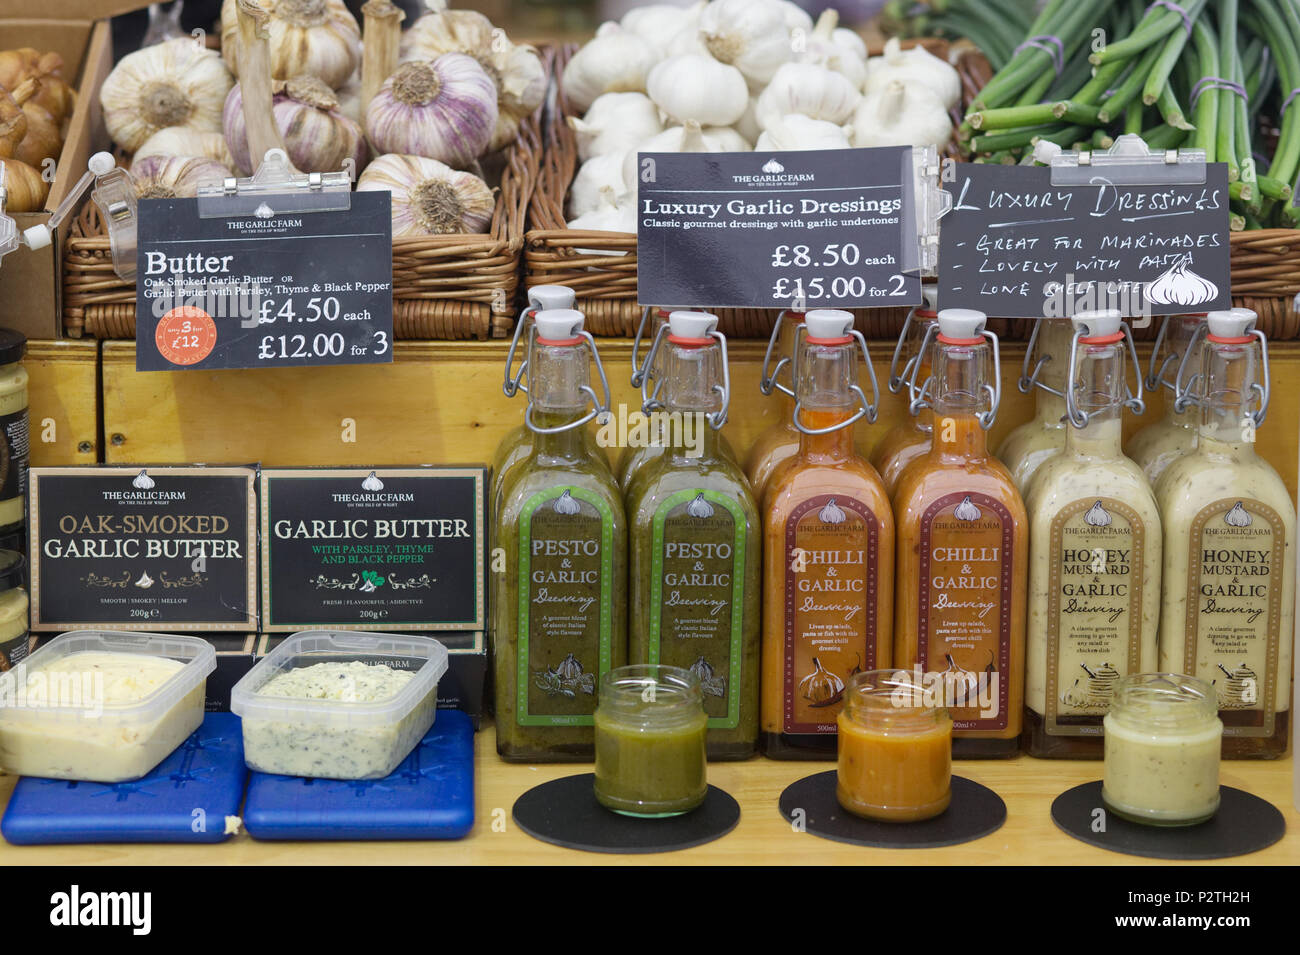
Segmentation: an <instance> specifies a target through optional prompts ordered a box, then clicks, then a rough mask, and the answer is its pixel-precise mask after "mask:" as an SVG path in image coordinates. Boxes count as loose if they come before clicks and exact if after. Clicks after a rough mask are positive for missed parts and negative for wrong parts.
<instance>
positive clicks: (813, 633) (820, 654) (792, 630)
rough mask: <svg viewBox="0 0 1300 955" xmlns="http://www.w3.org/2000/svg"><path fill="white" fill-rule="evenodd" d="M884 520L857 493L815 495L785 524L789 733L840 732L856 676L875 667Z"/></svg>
mask: <svg viewBox="0 0 1300 955" xmlns="http://www.w3.org/2000/svg"><path fill="white" fill-rule="evenodd" d="M879 547H880V523H879V521H877V519H876V515H875V514H874V513H873V512H872V511H871V509H870V508H869V507H867V505H865V504H863V503H861V502H860V501H856V500H854V499H853V498H850V497H840V496H838V495H830V494H825V495H820V496H818V497H813V498H809V499H808V500H806V501H804V502H803V503H802V504H800V505H799V506H798V507H796V508H795V509H794V510H793V511H792V512H791V514H790V517H789V519H788V520H787V521H786V525H785V674H784V704H785V705H784V719H783V727H784V732H786V733H835V732H836V731H837V724H836V718H837V717H838V716H839V712H840V706H841V705H842V703H843V698H844V686H845V684H846V683H847V681H848V679H849V677H851V676H852V675H853V674H854V673H857V672H859V671H860V670H874V669H875V668H876V613H877V611H876V588H877V568H878V565H879V553H878V552H879Z"/></svg>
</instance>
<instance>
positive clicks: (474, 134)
mask: <svg viewBox="0 0 1300 955" xmlns="http://www.w3.org/2000/svg"><path fill="white" fill-rule="evenodd" d="M497 116H498V113H497V91H496V86H495V85H494V84H493V82H492V79H491V78H490V77H489V76H488V75H487V73H485V72H484V70H483V67H481V66H479V64H478V61H477V60H475V59H474V58H473V57H470V56H466V55H465V54H464V53H444V54H443V55H442V56H440V57H438V59H436V60H434V61H433V62H432V63H420V62H409V63H403V64H402V65H401V66H399V67H398V68H397V70H396V72H394V73H393V75H392V76H390V77H389V78H388V79H386V80H385V81H384V85H383V86H382V87H380V90H379V92H378V93H376V94H375V98H374V99H372V100H371V101H370V105H369V106H368V107H367V108H366V134H367V135H368V136H369V137H370V142H371V143H372V144H373V145H374V147H375V149H376V150H377V151H380V152H388V153H399V154H403V155H411V156H427V157H428V158H430V159H437V160H439V161H440V162H445V163H447V164H448V165H451V166H456V167H457V168H464V167H466V166H468V165H469V164H470V163H472V162H474V161H475V160H476V159H478V158H479V157H480V156H482V155H483V154H484V152H486V151H487V149H488V146H489V145H490V144H491V142H492V136H493V134H494V132H495V131H496V125H497Z"/></svg>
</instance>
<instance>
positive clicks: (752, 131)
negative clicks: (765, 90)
mask: <svg viewBox="0 0 1300 955" xmlns="http://www.w3.org/2000/svg"><path fill="white" fill-rule="evenodd" d="M733 126H734V128H735V130H736V132H738V133H739V134H740V135H741V136H744V137H745V139H746V140H748V141H749V142H751V143H752V142H756V141H757V140H758V137H759V136H761V135H762V134H763V127H762V126H760V125H758V97H757V96H751V97H750V98H749V105H748V106H746V107H745V112H744V114H742V115H741V117H740V119H738V120H736V122H735V123H734V124H733Z"/></svg>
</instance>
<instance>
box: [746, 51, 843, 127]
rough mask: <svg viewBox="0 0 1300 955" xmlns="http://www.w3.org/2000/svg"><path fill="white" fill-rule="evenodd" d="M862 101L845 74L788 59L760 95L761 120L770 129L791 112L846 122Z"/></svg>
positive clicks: (830, 120) (759, 114) (759, 121)
mask: <svg viewBox="0 0 1300 955" xmlns="http://www.w3.org/2000/svg"><path fill="white" fill-rule="evenodd" d="M861 101H862V94H861V93H859V92H858V91H857V89H856V88H855V87H854V86H853V84H852V83H850V82H849V80H848V78H847V77H845V76H844V75H843V74H841V73H836V72H835V71H834V70H830V69H827V68H826V67H824V66H817V65H816V64H813V63H786V64H785V65H784V66H782V67H781V68H780V69H779V70H777V72H776V76H774V77H772V82H771V83H769V84H768V86H767V89H765V90H763V92H762V94H760V95H759V97H758V107H757V110H758V123H759V125H760V126H762V127H763V128H764V129H766V128H767V126H768V124H769V123H772V122H775V121H776V120H778V119H780V118H781V117H782V116H788V115H790V114H791V113H800V114H802V115H804V116H808V117H811V118H812V119H823V120H825V121H826V122H828V123H836V124H839V123H844V122H847V121H848V120H849V118H850V117H852V116H853V112H854V110H856V109H857V108H858V104H859V103H860V102H861Z"/></svg>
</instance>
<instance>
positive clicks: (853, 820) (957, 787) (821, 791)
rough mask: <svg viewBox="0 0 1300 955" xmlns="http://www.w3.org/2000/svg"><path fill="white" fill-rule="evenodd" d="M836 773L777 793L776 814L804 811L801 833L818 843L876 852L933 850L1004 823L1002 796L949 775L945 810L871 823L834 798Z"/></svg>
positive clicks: (792, 815)
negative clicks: (949, 794)
mask: <svg viewBox="0 0 1300 955" xmlns="http://www.w3.org/2000/svg"><path fill="white" fill-rule="evenodd" d="M835 782H836V772H835V770H833V769H832V770H828V771H827V772H824V773H817V774H815V775H813V776H806V777H804V778H803V779H801V780H799V781H798V782H796V783H791V784H790V785H789V786H787V787H786V789H785V792H783V793H781V801H780V807H781V815H783V816H785V818H786V819H789V820H790V821H791V822H794V821H796V817H795V813H796V812H797V811H799V810H802V811H803V816H802V822H803V826H804V829H805V831H807V832H811V833H812V834H813V835H814V836H821V837H822V838H823V839H833V840H834V841H836V842H847V843H849V844H851V845H856V846H876V847H878V848H881V849H937V848H939V847H940V846H955V845H960V844H961V843H963V842H971V841H973V840H975V839H979V838H981V837H983V836H987V835H988V834H989V833H991V832H996V831H997V830H998V829H1000V828H1001V827H1002V823H1004V822H1006V821H1007V804H1006V803H1004V802H1003V801H1002V797H1001V796H999V795H998V794H997V793H995V792H994V791H993V790H991V789H989V788H988V787H987V786H981V785H980V784H979V783H977V782H975V781H973V780H970V779H966V778H965V777H964V776H954V777H952V802H951V803H950V804H949V806H948V808H947V809H945V810H944V811H943V812H941V813H940V814H939V815H937V816H935V817H934V818H933V819H926V820H923V821H921V822H874V821H873V820H871V819H863V818H862V817H861V816H855V815H853V813H851V812H849V811H848V810H846V809H844V808H843V807H842V806H841V805H840V801H839V799H837V798H836V796H835Z"/></svg>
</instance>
